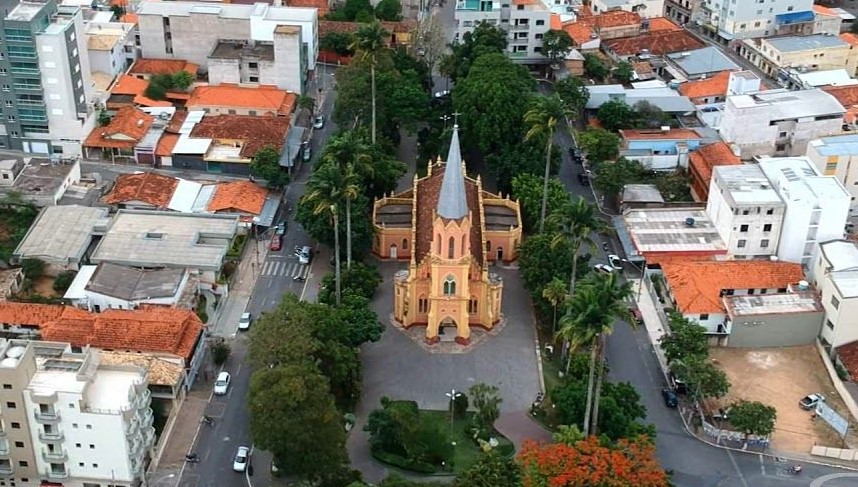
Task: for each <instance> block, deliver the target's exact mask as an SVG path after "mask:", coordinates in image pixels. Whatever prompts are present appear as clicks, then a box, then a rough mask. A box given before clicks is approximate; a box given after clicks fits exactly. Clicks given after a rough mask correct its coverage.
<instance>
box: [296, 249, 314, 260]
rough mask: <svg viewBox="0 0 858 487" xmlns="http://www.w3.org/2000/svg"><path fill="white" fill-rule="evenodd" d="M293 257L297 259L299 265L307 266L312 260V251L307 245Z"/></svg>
mask: <svg viewBox="0 0 858 487" xmlns="http://www.w3.org/2000/svg"><path fill="white" fill-rule="evenodd" d="M295 255H296V256H297V257H298V262H299V263H300V264H309V263H310V261H311V260H312V259H313V249H311V248H310V246H309V245H305V246H303V247H301V249H300V250H299V251H298V252H297V253H296V254H295Z"/></svg>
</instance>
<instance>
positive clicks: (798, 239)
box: [759, 157, 851, 278]
mask: <svg viewBox="0 0 858 487" xmlns="http://www.w3.org/2000/svg"><path fill="white" fill-rule="evenodd" d="M759 167H760V169H761V170H762V171H763V172H764V173H765V174H766V177H767V178H768V179H769V181H770V182H771V187H772V188H774V189H775V191H777V192H778V194H779V195H780V197H781V199H782V200H783V201H784V203H786V211H785V212H784V219H783V221H784V223H783V227H782V230H781V238H780V244H779V245H778V253H777V255H778V258H780V259H781V260H785V261H788V262H796V263H800V264H802V266H804V267H805V269H806V271H807V272H808V273H809V275H810V277H811V278H812V277H813V270H814V269H813V266H812V265H811V262H812V259H813V258H814V256H815V255H816V253H817V252H818V250H817V249H818V244H819V242H826V241H829V240H834V239H839V238H843V230H844V228H845V226H846V220H847V218H848V217H849V206H850V204H851V201H850V200H851V198H850V196H849V193H848V192H846V189H844V188H843V185H842V184H840V182H839V181H838V180H837V178H835V177H832V176H821V175H820V173H819V171H817V169H816V166H814V164H813V162H811V161H810V160H809V159H808V158H806V157H783V158H780V157H778V158H766V159H761V160H760V164H759Z"/></svg>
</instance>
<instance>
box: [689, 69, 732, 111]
mask: <svg viewBox="0 0 858 487" xmlns="http://www.w3.org/2000/svg"><path fill="white" fill-rule="evenodd" d="M730 74H731V72H730V71H721V72H718V73H715V75H714V76H711V77H705V78H701V79H697V80H693V81H686V82H685V83H682V84H680V85H679V94H680V95H682V96H687V97H688V98H689V99H690V100H691V103H694V104H695V105H709V104H715V103H723V102H724V100H726V99H727V85H728V83H729V81H730Z"/></svg>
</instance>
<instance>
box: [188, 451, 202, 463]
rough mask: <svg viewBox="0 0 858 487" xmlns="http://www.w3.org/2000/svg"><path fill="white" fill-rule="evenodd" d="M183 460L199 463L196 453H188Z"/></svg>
mask: <svg viewBox="0 0 858 487" xmlns="http://www.w3.org/2000/svg"><path fill="white" fill-rule="evenodd" d="M185 461H186V462H189V463H199V462H200V457H199V456H198V455H197V454H196V453H188V454H187V455H185Z"/></svg>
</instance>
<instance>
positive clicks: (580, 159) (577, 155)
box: [569, 147, 584, 164]
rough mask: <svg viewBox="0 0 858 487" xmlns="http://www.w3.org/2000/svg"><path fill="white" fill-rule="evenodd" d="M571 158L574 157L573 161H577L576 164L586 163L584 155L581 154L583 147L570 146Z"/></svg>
mask: <svg viewBox="0 0 858 487" xmlns="http://www.w3.org/2000/svg"><path fill="white" fill-rule="evenodd" d="M569 158H570V159H572V161H573V162H575V163H576V164H583V163H584V155H583V154H581V149H579V148H577V147H570V148H569Z"/></svg>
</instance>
